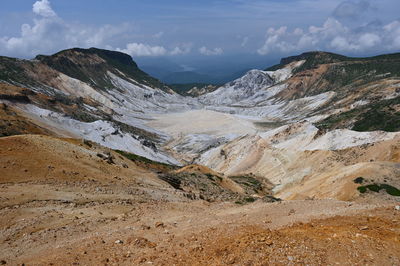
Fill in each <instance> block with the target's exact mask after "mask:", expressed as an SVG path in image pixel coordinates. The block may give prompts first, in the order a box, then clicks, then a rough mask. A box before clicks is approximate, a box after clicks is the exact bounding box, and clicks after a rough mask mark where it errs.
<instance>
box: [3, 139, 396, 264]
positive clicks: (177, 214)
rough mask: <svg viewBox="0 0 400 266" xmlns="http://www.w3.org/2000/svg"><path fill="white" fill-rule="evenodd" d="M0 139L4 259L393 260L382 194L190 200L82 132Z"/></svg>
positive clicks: (392, 223) (390, 223)
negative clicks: (356, 198)
mask: <svg viewBox="0 0 400 266" xmlns="http://www.w3.org/2000/svg"><path fill="white" fill-rule="evenodd" d="M0 147H1V149H0V200H1V201H0V217H1V218H0V249H1V253H0V261H1V262H2V263H4V262H5V263H7V265H22V264H25V265H71V264H72V265H140V264H143V265H148V264H153V265H229V264H234V265H267V264H272V265H287V264H309V265H317V264H326V265H334V264H352V265H353V264H359V265H366V264H370V265H372V264H375V265H396V264H399V263H400V219H399V215H400V212H399V211H397V210H395V208H394V206H395V204H396V203H393V202H390V201H383V200H380V201H376V200H375V201H374V202H361V201H360V202H358V203H350V202H343V201H336V200H305V201H285V202H275V203H264V202H262V200H258V201H256V202H255V203H252V204H245V205H238V204H234V203H223V202H215V203H209V202H206V201H201V200H199V201H194V200H189V199H188V198H186V197H185V196H184V195H183V192H181V191H178V190H175V189H173V188H172V187H171V186H169V185H168V184H167V183H165V182H163V181H162V180H160V179H159V178H157V176H156V174H155V173H154V172H152V171H149V170H148V169H146V168H144V167H142V166H140V165H137V164H135V163H134V162H132V161H129V160H127V159H126V158H124V157H122V156H120V155H119V154H117V153H114V152H112V151H110V150H109V149H106V148H103V147H100V146H98V145H95V144H93V143H90V142H83V141H80V140H73V139H58V138H53V137H48V136H35V135H23V136H13V137H4V138H0ZM98 154H101V156H100V157H99V156H98ZM104 156H105V157H104ZM109 158H112V159H111V161H110V159H109ZM185 170H186V171H188V172H183V173H191V172H193V171H194V172H199V173H211V172H209V171H210V170H208V169H207V168H204V167H199V166H189V167H187V168H186V169H185Z"/></svg>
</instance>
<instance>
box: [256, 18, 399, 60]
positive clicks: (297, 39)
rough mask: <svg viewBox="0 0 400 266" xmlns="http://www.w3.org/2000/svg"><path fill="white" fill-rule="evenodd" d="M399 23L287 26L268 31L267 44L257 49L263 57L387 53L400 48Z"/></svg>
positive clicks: (331, 20)
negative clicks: (314, 52) (323, 52)
mask: <svg viewBox="0 0 400 266" xmlns="http://www.w3.org/2000/svg"><path fill="white" fill-rule="evenodd" d="M399 36H400V21H397V20H396V21H393V22H391V23H389V24H387V25H383V26H382V25H376V24H373V23H371V24H368V25H365V26H364V27H358V28H355V29H353V28H350V27H348V26H346V25H344V24H342V23H341V22H340V21H338V20H336V19H334V18H328V19H327V20H326V21H325V23H324V24H323V25H321V26H310V27H308V29H300V28H296V29H294V30H288V27H286V26H282V27H279V28H269V29H268V30H267V33H266V37H265V41H264V44H263V45H262V46H261V47H260V48H259V49H258V50H257V52H258V53H259V54H261V55H267V54H271V53H275V52H280V53H285V54H287V53H291V52H303V51H307V50H327V51H334V52H352V53H355V54H357V53H363V52H386V51H392V50H393V49H399V48H400V37H399Z"/></svg>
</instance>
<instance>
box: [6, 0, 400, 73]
mask: <svg viewBox="0 0 400 266" xmlns="http://www.w3.org/2000/svg"><path fill="white" fill-rule="evenodd" d="M399 10H400V1H399V0H376V1H373V0H349V1H336V0H264V1H261V0H201V1H189V0H186V1H184V0H147V1H144V0H84V1H82V0H68V1H67V0H37V1H36V0H18V1H16V0H2V1H1V9H0V55H6V56H14V57H23V58H31V57H33V56H35V55H36V54H39V53H40V54H51V53H54V52H57V51H59V50H61V49H66V48H70V47H92V46H95V47H100V48H107V49H113V50H119V51H123V52H126V53H128V54H130V55H132V56H133V57H134V58H137V59H138V60H143V58H150V57H151V58H157V57H163V58H168V60H172V61H176V62H183V61H185V62H188V61H190V59H196V60H197V61H201V60H209V61H210V62H211V61H213V60H214V61H215V60H216V58H218V57H219V58H221V60H222V58H228V57H231V58H232V57H235V56H238V58H239V55H240V58H243V56H245V55H248V56H249V58H251V57H252V58H260V57H261V58H264V59H265V60H266V61H268V60H269V59H271V58H274V59H275V58H278V57H281V56H282V57H283V56H289V55H293V54H298V53H301V52H304V51H309V50H326V51H331V52H337V53H342V54H346V55H356V56H357V55H360V56H361V55H374V54H379V53H389V52H398V51H399V50H400V14H399V12H398V11H399ZM202 58H205V59H202ZM189 68H190V67H189Z"/></svg>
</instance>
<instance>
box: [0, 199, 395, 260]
mask: <svg viewBox="0 0 400 266" xmlns="http://www.w3.org/2000/svg"><path fill="white" fill-rule="evenodd" d="M103 207H104V209H109V208H110V206H103ZM111 209H114V211H115V210H116V209H117V206H116V205H114V206H111ZM77 211H79V210H77ZM117 212H118V211H117ZM79 213H80V212H79ZM399 215H400V212H399V211H397V210H395V209H394V205H393V204H383V203H381V204H363V203H348V202H340V201H333V200H323V201H311V200H309V201H291V202H282V203H261V202H256V203H254V204H249V205H245V206H238V205H235V204H227V203H219V204H209V203H205V202H200V201H199V202H189V203H188V202H175V203H158V204H148V203H143V204H139V205H138V206H136V207H135V208H132V210H131V212H130V213H129V214H125V215H124V216H119V218H116V219H110V220H105V221H101V220H100V221H99V220H98V219H97V220H96V219H95V218H98V217H97V216H96V215H94V216H91V217H90V219H85V218H82V219H77V220H76V221H75V220H73V221H72V222H71V223H70V224H69V225H68V226H64V227H65V229H63V230H61V231H62V233H60V231H59V230H57V229H56V228H57V226H55V225H54V224H53V225H50V224H46V223H45V221H43V222H44V224H43V228H47V229H43V230H42V231H39V232H34V233H28V234H25V235H24V236H19V237H18V236H16V239H11V241H8V242H7V243H4V242H3V241H2V242H1V244H0V248H1V249H2V250H3V252H4V253H3V254H2V256H3V257H4V260H5V261H6V262H7V263H8V264H10V265H18V264H19V265H21V264H22V263H25V265H139V264H144V265H149V264H151V265H229V264H234V265H266V264H273V265H287V264H293V265H299V264H309V265H317V264H325V265H326V264H329V265H335V264H338V265H345V264H349V265H350V264H351V265H354V264H358V265H368V264H369V265H398V264H399V263H400V216H399ZM98 216H100V215H98ZM50 228H52V229H50ZM61 228H62V227H61ZM21 237H22V238H23V241H21V239H20V238H21ZM13 241H15V242H14V243H18V247H17V248H11V249H10V248H7V245H11V246H12V245H13ZM17 250H22V252H17Z"/></svg>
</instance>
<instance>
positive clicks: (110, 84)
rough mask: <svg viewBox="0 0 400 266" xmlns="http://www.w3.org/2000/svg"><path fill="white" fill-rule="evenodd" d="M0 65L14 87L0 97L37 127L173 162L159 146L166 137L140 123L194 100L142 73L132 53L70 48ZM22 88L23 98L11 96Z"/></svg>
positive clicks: (5, 81)
mask: <svg viewBox="0 0 400 266" xmlns="http://www.w3.org/2000/svg"><path fill="white" fill-rule="evenodd" d="M0 69H1V71H0V81H2V82H3V83H2V84H3V85H1V86H3V87H4V86H10V85H9V84H13V85H15V87H12V89H8V90H7V91H5V92H4V93H3V96H2V97H1V99H2V101H3V102H4V103H5V104H7V105H12V106H13V107H14V108H17V109H18V110H19V112H20V113H21V115H22V116H25V117H27V118H29V119H30V120H31V121H33V120H34V121H36V122H35V123H36V124H38V125H40V127H44V128H48V129H50V130H51V129H52V128H57V129H59V130H56V132H58V134H59V135H60V136H69V137H83V138H87V139H90V140H93V141H96V142H99V143H101V144H102V145H106V146H108V147H111V148H115V149H121V150H125V151H130V152H134V153H138V154H139V155H141V156H146V157H148V158H150V159H154V160H161V161H163V162H171V163H177V162H176V161H175V160H174V159H173V158H169V157H168V156H167V155H165V154H163V153H162V152H161V151H159V150H158V149H157V145H158V143H159V142H160V141H162V140H163V139H164V138H165V136H164V135H163V134H160V133H159V132H155V131H154V130H152V129H150V128H146V127H145V126H143V121H144V120H146V119H148V115H147V112H156V113H157V112H165V110H168V109H171V110H182V109H189V106H190V105H192V103H190V101H189V102H188V101H183V100H182V99H183V97H182V96H180V95H177V94H176V93H174V92H173V91H172V90H170V89H169V88H168V87H166V86H165V85H163V84H162V83H161V82H159V81H158V80H156V79H154V78H152V77H150V76H148V75H147V74H146V73H144V72H143V71H141V70H140V69H139V68H138V67H137V65H136V63H135V62H134V61H133V60H132V58H131V57H130V56H128V55H126V54H123V53H119V52H112V51H107V50H101V49H95V48H91V49H70V50H65V51H62V52H59V53H57V54H55V55H52V56H42V55H41V56H37V57H36V59H34V60H19V59H13V58H6V57H3V58H0ZM9 88H11V87H9ZM22 88H24V89H22ZM20 90H23V94H24V95H22V96H23V97H22V96H21V97H16V96H13V94H14V91H15V92H16V91H20ZM24 114H25V115H24ZM51 131H52V130H51ZM60 131H62V132H60ZM7 134H8V133H7Z"/></svg>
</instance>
